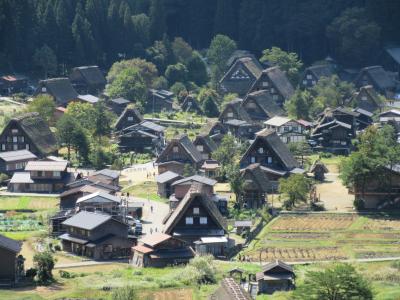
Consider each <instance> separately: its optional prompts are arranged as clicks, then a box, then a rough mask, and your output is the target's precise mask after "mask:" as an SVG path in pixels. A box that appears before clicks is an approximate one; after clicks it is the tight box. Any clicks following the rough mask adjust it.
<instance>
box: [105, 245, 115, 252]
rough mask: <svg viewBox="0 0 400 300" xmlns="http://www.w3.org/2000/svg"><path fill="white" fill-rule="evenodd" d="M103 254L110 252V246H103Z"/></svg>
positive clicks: (111, 247)
mask: <svg viewBox="0 0 400 300" xmlns="http://www.w3.org/2000/svg"><path fill="white" fill-rule="evenodd" d="M103 249H104V252H106V253H110V252H112V249H113V246H112V245H104V248H103Z"/></svg>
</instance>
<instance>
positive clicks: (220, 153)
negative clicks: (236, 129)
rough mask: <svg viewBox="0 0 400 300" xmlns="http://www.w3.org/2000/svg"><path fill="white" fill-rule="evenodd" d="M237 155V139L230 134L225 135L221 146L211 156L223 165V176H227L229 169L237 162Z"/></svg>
mask: <svg viewBox="0 0 400 300" xmlns="http://www.w3.org/2000/svg"><path fill="white" fill-rule="evenodd" d="M237 153H238V152H237V146H236V141H235V138H234V137H233V136H232V135H230V134H227V135H225V136H224V137H223V138H222V141H221V145H220V146H219V147H218V149H217V150H215V151H214V152H213V153H212V154H211V155H212V158H213V159H215V160H216V161H218V162H219V163H220V165H221V176H225V174H226V170H227V167H228V166H230V165H231V164H232V163H233V162H234V161H235V160H237Z"/></svg>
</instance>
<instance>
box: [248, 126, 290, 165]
mask: <svg viewBox="0 0 400 300" xmlns="http://www.w3.org/2000/svg"><path fill="white" fill-rule="evenodd" d="M259 141H261V142H263V143H265V144H266V145H268V146H269V148H270V149H271V150H272V151H273V152H274V153H275V155H276V156H277V157H278V158H279V159H280V160H281V162H282V164H283V165H284V166H285V168H286V170H287V171H290V170H292V169H294V168H297V167H298V162H297V161H296V159H295V158H294V157H293V155H292V153H291V152H290V151H289V149H288V147H287V146H286V145H285V144H284V143H283V142H282V140H281V139H280V137H279V136H278V135H277V134H276V132H275V131H273V130H268V129H264V130H262V131H260V132H257V134H256V139H255V140H254V141H253V143H252V144H251V145H250V147H249V148H248V149H247V151H246V153H245V154H244V155H243V157H242V159H241V161H243V159H244V158H246V157H247V156H248V155H249V154H250V152H251V151H252V150H253V148H254V147H255V145H257V144H258V142H259Z"/></svg>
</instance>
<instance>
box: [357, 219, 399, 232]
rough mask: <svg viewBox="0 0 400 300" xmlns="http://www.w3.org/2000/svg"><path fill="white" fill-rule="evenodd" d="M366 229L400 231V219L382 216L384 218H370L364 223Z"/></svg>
mask: <svg viewBox="0 0 400 300" xmlns="http://www.w3.org/2000/svg"><path fill="white" fill-rule="evenodd" d="M364 229H366V230H372V231H381V230H388V231H392V230H395V231H400V219H393V218H385V219H384V218H382V219H369V220H368V221H367V222H366V224H365V225H364Z"/></svg>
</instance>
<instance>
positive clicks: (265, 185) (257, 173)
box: [240, 164, 270, 192]
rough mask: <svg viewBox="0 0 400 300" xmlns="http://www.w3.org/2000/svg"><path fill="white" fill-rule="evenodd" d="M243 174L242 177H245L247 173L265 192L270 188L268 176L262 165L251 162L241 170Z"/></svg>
mask: <svg viewBox="0 0 400 300" xmlns="http://www.w3.org/2000/svg"><path fill="white" fill-rule="evenodd" d="M240 172H241V174H242V178H245V177H246V175H247V176H250V178H252V183H253V184H256V185H257V187H258V189H259V190H261V191H263V192H268V191H269V188H270V184H269V180H268V177H267V176H266V175H265V172H263V170H262V169H261V167H260V164H251V165H249V166H247V167H246V168H245V169H242V170H240Z"/></svg>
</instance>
